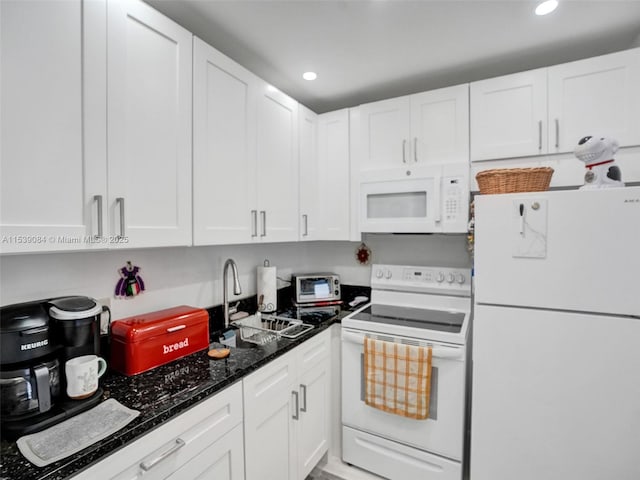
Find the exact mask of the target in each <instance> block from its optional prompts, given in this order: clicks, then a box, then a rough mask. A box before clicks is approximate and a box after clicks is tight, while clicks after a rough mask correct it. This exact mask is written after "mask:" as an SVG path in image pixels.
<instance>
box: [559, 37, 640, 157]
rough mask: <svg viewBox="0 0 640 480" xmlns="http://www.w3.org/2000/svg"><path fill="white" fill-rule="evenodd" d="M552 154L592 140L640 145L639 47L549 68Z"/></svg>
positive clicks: (569, 149)
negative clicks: (597, 137)
mask: <svg viewBox="0 0 640 480" xmlns="http://www.w3.org/2000/svg"><path fill="white" fill-rule="evenodd" d="M548 76H549V152H550V153H556V152H573V149H574V148H575V147H576V145H577V144H578V141H579V140H580V139H581V138H582V137H584V136H587V135H602V136H608V137H612V138H615V139H616V140H618V142H619V143H620V145H624V146H629V145H640V122H639V121H638V112H640V48H636V49H633V50H627V51H624V52H618V53H614V54H610V55H604V56H601V57H595V58H589V59H586V60H581V61H578V62H571V63H565V64H562V65H556V66H553V67H549V69H548Z"/></svg>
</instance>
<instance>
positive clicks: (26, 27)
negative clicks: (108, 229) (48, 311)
mask: <svg viewBox="0 0 640 480" xmlns="http://www.w3.org/2000/svg"><path fill="white" fill-rule="evenodd" d="M83 9H84V11H83ZM104 10H105V4H104V2H98V1H96V2H87V3H86V4H85V5H83V2H81V1H80V0H76V1H67V2H48V1H29V2H17V1H16V2H4V1H3V2H0V22H1V25H0V32H1V33H0V35H1V36H0V48H1V51H0V60H1V66H0V72H1V79H0V84H1V87H0V88H1V90H0V115H1V117H2V122H1V126H0V145H1V146H0V148H1V152H0V159H1V160H0V162H1V164H0V170H1V171H2V175H0V228H1V242H0V251H2V252H3V253H5V252H29V251H56V250H71V249H73V250H75V249H84V248H96V247H98V248H99V247H104V244H102V243H100V242H96V243H92V242H90V241H88V240H89V239H90V238H92V237H93V236H94V235H97V234H98V233H100V232H101V231H102V225H100V223H99V219H101V218H103V215H104V213H105V210H104V208H105V207H104V205H105V202H106V157H105V155H106V147H105V144H104V139H103V137H104V131H105V129H106V124H105V122H106V111H105V103H104V98H105V95H104V92H105V91H104V75H105V68H106V64H105V62H106V56H105V52H106V49H105V45H104V40H103V37H104V34H105V30H106V18H105V11H104ZM83 20H84V22H85V24H84V28H83ZM83 77H84V78H83ZM83 117H84V121H83ZM83 127H84V132H83ZM96 132H101V133H102V135H99V134H96ZM94 198H95V200H94ZM101 206H102V209H100V207H101ZM99 209H100V210H99Z"/></svg>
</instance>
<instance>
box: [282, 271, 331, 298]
mask: <svg viewBox="0 0 640 480" xmlns="http://www.w3.org/2000/svg"><path fill="white" fill-rule="evenodd" d="M291 285H292V286H293V289H294V292H295V303H297V304H299V305H300V304H303V305H306V304H318V303H325V302H338V301H340V277H339V276H338V275H336V274H335V273H308V274H298V275H292V277H291Z"/></svg>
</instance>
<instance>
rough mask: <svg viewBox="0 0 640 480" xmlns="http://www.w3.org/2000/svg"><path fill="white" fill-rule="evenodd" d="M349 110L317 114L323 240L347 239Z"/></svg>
mask: <svg viewBox="0 0 640 480" xmlns="http://www.w3.org/2000/svg"><path fill="white" fill-rule="evenodd" d="M349 139H350V131H349V110H347V109H344V110H338V111H336V112H330V113H325V114H322V115H320V117H319V123H318V155H319V159H318V161H319V168H320V175H319V179H320V185H321V192H322V195H319V196H318V199H317V200H316V201H318V202H320V204H321V208H322V225H323V229H322V230H323V232H322V235H321V238H322V239H323V240H349V228H350V220H351V208H350V204H351V198H350V195H351V188H350V187H351V186H350V177H349V175H350V155H349Z"/></svg>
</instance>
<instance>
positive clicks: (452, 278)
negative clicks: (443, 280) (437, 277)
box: [447, 273, 456, 283]
mask: <svg viewBox="0 0 640 480" xmlns="http://www.w3.org/2000/svg"><path fill="white" fill-rule="evenodd" d="M455 279H456V276H455V275H454V274H453V273H450V274H449V275H447V282H449V283H453V282H454V281H455Z"/></svg>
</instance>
